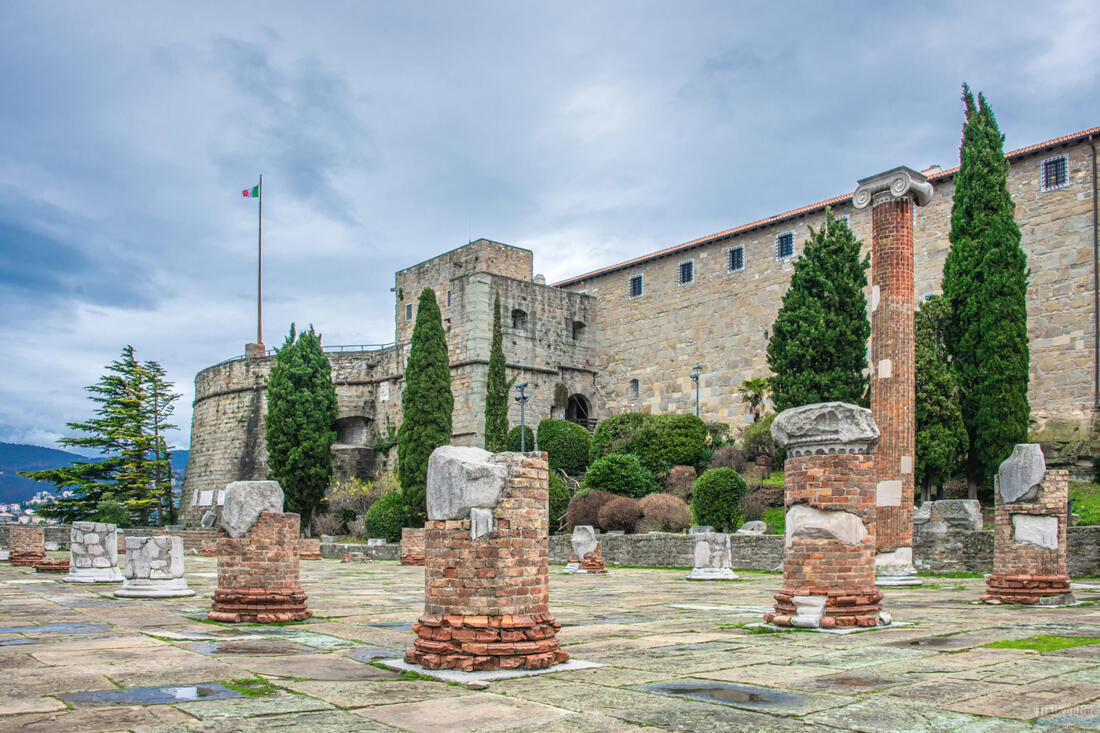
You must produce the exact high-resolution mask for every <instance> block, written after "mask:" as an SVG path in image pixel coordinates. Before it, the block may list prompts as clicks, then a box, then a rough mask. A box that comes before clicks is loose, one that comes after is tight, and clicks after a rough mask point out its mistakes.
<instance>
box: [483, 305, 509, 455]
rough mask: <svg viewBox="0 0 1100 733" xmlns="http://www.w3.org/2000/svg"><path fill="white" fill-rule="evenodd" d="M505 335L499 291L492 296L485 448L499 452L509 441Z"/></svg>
mask: <svg viewBox="0 0 1100 733" xmlns="http://www.w3.org/2000/svg"><path fill="white" fill-rule="evenodd" d="M503 342H504V335H503V332H502V329H501V326H500V295H499V294H498V295H497V296H496V298H495V299H494V300H493V342H492V346H490V348H489V375H488V378H487V379H486V382H485V450H487V451H491V452H493V453H499V452H500V451H502V450H504V449H505V448H506V447H507V442H508V382H507V379H506V375H505V372H504V365H505V362H504V343H503Z"/></svg>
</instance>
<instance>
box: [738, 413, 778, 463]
mask: <svg viewBox="0 0 1100 733" xmlns="http://www.w3.org/2000/svg"><path fill="white" fill-rule="evenodd" d="M772 420H775V413H774V412H773V413H770V414H768V415H765V416H764V417H762V418H760V419H759V420H757V421H756V422H754V423H752V424H750V425H747V426H746V427H745V432H744V433H742V435H741V451H742V453H744V455H745V460H746V461H755V460H756V459H757V458H759V457H760V456H768V457H770V458H771V459H772V466H773V467H775V468H782V467H783V462H784V461H785V460H786V459H787V452H786V451H785V450H783V449H782V448H779V447H778V446H776V444H775V441H774V440H772Z"/></svg>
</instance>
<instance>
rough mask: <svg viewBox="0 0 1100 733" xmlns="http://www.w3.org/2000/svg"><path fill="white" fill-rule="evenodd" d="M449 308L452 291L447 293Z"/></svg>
mask: <svg viewBox="0 0 1100 733" xmlns="http://www.w3.org/2000/svg"><path fill="white" fill-rule="evenodd" d="M447 307H448V308H450V307H451V291H450V290H448V291H447Z"/></svg>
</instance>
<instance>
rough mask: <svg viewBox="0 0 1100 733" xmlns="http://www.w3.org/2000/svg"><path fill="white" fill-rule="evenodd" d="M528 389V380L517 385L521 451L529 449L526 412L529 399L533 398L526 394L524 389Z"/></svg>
mask: <svg viewBox="0 0 1100 733" xmlns="http://www.w3.org/2000/svg"><path fill="white" fill-rule="evenodd" d="M525 389H527V382H524V383H523V384H517V385H516V391H518V392H519V397H516V398H515V400H516V402H518V403H519V450H520V453H525V452H526V451H527V441H526V440H525V438H526V437H527V436H526V433H527V424H526V413H527V400H529V399H531V396H530V395H527V394H524V393H523V390H525Z"/></svg>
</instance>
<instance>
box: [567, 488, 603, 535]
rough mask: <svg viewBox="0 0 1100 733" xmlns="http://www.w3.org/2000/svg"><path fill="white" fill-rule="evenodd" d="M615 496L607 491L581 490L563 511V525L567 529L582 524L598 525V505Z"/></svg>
mask: <svg viewBox="0 0 1100 733" xmlns="http://www.w3.org/2000/svg"><path fill="white" fill-rule="evenodd" d="M614 498H615V495H614V494H612V493H610V492H608V491H599V490H596V491H582V492H581V493H579V494H577V495H576V496H574V497H573V498H572V499H571V500H570V501H569V508H568V509H567V510H566V512H565V526H566V528H567V529H568V530H569V531H573V528H574V527H579V526H582V525H586V524H587V525H591V526H593V527H599V526H600V517H599V513H600V507H602V506H603V505H604V504H606V503H607V502H609V501H611V500H612V499H614Z"/></svg>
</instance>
